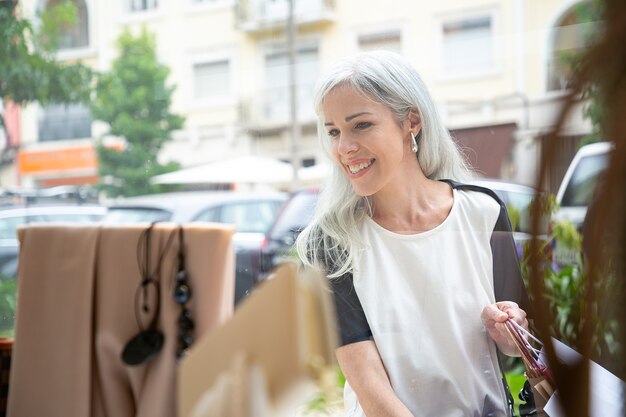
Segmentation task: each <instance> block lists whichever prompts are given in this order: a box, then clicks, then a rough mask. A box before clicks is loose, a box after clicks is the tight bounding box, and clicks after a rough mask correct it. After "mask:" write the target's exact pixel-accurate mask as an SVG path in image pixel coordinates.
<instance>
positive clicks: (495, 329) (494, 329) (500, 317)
mask: <svg viewBox="0 0 626 417" xmlns="http://www.w3.org/2000/svg"><path fill="white" fill-rule="evenodd" d="M480 318H481V319H482V322H483V324H484V325H485V328H486V329H487V331H488V332H489V335H490V336H491V338H492V339H493V340H494V341H495V342H496V344H497V345H498V348H499V349H500V350H501V351H502V352H503V353H504V354H505V355H509V356H520V352H519V350H518V349H517V347H516V346H515V343H514V342H513V341H512V340H511V337H510V336H509V333H508V332H507V330H506V328H505V325H504V322H505V321H507V320H508V319H511V320H513V321H515V322H516V323H517V324H519V325H520V326H522V327H524V328H525V329H528V320H526V312H525V311H524V310H522V309H521V308H519V306H518V305H517V303H514V302H513V301H500V302H498V303H495V304H489V305H487V306H485V308H483V311H482V313H481V315H480Z"/></svg>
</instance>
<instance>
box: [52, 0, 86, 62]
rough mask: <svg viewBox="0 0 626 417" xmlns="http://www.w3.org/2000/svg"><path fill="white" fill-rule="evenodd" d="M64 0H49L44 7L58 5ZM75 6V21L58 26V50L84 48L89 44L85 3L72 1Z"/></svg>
mask: <svg viewBox="0 0 626 417" xmlns="http://www.w3.org/2000/svg"><path fill="white" fill-rule="evenodd" d="M65 2H66V0H49V1H48V2H47V3H46V9H50V8H52V7H56V6H59V5H60V4H62V3H65ZM72 3H73V4H74V7H75V8H76V21H75V22H74V23H73V24H71V25H61V26H60V27H59V31H58V33H57V35H58V39H57V41H58V45H57V48H58V49H59V50H63V49H75V48H85V47H87V46H89V19H88V16H87V5H86V4H85V1H84V0H74V1H72Z"/></svg>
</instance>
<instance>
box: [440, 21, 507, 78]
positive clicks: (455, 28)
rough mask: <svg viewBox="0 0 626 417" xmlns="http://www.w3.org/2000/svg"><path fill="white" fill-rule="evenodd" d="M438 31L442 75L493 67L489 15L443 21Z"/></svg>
mask: <svg viewBox="0 0 626 417" xmlns="http://www.w3.org/2000/svg"><path fill="white" fill-rule="evenodd" d="M441 31H442V33H441V36H442V45H441V69H442V70H443V72H444V73H445V74H446V75H475V74H480V73H484V72H486V71H489V70H492V69H493V68H494V66H495V59H494V57H495V50H494V30H493V21H492V17H491V16H490V15H483V16H477V17H473V18H467V19H463V20H455V21H447V22H444V23H443V24H442V26H441Z"/></svg>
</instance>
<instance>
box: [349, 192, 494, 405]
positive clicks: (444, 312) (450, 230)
mask: <svg viewBox="0 0 626 417" xmlns="http://www.w3.org/2000/svg"><path fill="white" fill-rule="evenodd" d="M453 196H454V202H453V205H452V209H451V211H450V213H449V215H448V217H447V218H446V219H445V220H444V222H443V223H441V224H440V225H439V226H437V227H435V228H434V229H432V230H429V231H427V232H423V233H419V234H411V235H405V234H398V233H394V232H390V231H388V230H386V229H384V228H382V227H381V226H379V225H378V224H377V223H375V222H374V221H373V220H372V219H369V218H368V219H367V220H366V221H365V222H364V224H363V226H362V229H361V233H362V237H363V239H364V242H365V244H366V249H365V250H364V251H363V252H362V253H360V254H359V256H358V257H357V261H356V262H355V264H354V272H353V274H354V288H355V289H356V293H357V295H358V298H359V300H360V302H361V305H362V307H363V311H364V313H365V316H366V317H367V322H368V323H369V326H370V328H371V331H372V335H373V339H374V342H375V343H376V346H377V348H378V351H379V353H380V356H381V358H382V361H383V364H384V366H385V369H386V371H387V374H388V375H389V378H390V381H391V384H392V386H393V389H394V391H395V392H396V394H397V395H398V397H399V398H400V400H401V401H402V402H403V403H404V404H405V405H406V406H407V407H408V408H409V410H410V411H411V412H412V413H413V415H414V416H416V417H417V416H433V417H435V416H436V417H452V416H455V417H456V416H458V417H468V416H472V417H474V416H476V417H479V416H505V415H506V411H505V410H506V399H505V393H504V388H503V386H502V381H501V374H500V369H499V366H498V360H497V356H496V348H495V344H494V342H493V341H492V340H491V338H490V337H489V335H488V333H487V331H486V330H485V328H484V326H483V324H482V321H481V319H480V314H481V311H482V309H483V307H484V306H485V305H487V304H490V303H494V302H495V300H494V290H493V271H492V269H493V263H492V253H491V248H490V238H491V235H492V232H493V229H494V225H495V223H496V220H497V219H498V215H499V213H500V206H499V204H498V203H497V202H496V201H495V200H494V199H493V198H492V197H490V196H488V195H486V194H484V193H481V192H475V191H460V190H453ZM344 400H345V408H346V414H347V415H348V416H359V417H360V416H365V414H364V412H363V410H362V409H361V407H360V405H359V404H358V401H357V398H356V395H355V394H354V392H353V391H352V389H351V388H350V386H349V385H348V384H346V387H345V391H344Z"/></svg>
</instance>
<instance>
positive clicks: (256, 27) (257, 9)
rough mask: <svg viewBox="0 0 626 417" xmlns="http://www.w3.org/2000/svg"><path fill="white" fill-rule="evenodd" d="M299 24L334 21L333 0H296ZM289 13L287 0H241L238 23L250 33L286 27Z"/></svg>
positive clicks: (307, 24) (296, 19)
mask: <svg viewBox="0 0 626 417" xmlns="http://www.w3.org/2000/svg"><path fill="white" fill-rule="evenodd" d="M293 1H294V2H295V4H294V19H295V22H296V24H297V25H298V26H301V27H305V26H315V25H324V24H328V23H332V22H334V21H335V19H336V17H335V13H334V4H333V3H334V0H293ZM288 15H289V1H288V0H238V2H237V27H238V28H239V29H240V30H243V31H244V32H247V33H249V34H261V33H266V32H270V31H275V30H281V29H284V28H285V27H286V26H287V18H288Z"/></svg>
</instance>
